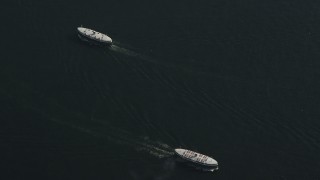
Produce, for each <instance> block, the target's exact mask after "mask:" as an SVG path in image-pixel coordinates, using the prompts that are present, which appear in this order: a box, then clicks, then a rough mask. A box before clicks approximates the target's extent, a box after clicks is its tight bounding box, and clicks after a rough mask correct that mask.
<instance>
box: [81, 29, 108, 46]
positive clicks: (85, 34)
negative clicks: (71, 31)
mask: <svg viewBox="0 0 320 180" xmlns="http://www.w3.org/2000/svg"><path fill="white" fill-rule="evenodd" d="M77 30H78V36H79V38H80V39H81V40H83V41H88V42H92V43H94V44H102V45H111V44H112V39H111V38H110V37H109V36H107V35H106V34H102V33H100V32H97V31H94V30H92V29H88V28H84V27H78V28H77Z"/></svg>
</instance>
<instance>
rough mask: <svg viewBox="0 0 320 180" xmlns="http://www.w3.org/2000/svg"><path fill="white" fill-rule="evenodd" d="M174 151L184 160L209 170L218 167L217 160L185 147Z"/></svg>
mask: <svg viewBox="0 0 320 180" xmlns="http://www.w3.org/2000/svg"><path fill="white" fill-rule="evenodd" d="M174 151H175V153H176V154H177V155H178V156H179V157H180V158H181V159H183V160H184V161H186V162H189V163H191V165H197V167H199V168H205V169H208V170H210V171H214V170H217V169H218V162H217V161H216V160H214V159H213V158H211V157H209V156H206V155H203V154H200V153H197V152H194V151H191V150H187V149H175V150H174Z"/></svg>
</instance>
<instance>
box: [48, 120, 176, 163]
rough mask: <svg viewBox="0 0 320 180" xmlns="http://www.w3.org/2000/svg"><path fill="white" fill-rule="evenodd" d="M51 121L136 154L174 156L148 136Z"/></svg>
mask: <svg viewBox="0 0 320 180" xmlns="http://www.w3.org/2000/svg"><path fill="white" fill-rule="evenodd" d="M51 120H52V121H54V122H56V123H59V124H63V125H66V126H68V127H70V128H73V129H76V130H78V131H81V132H83V133H87V134H89V135H91V136H95V137H97V138H104V139H107V140H109V141H111V142H114V143H117V144H119V145H126V146H130V147H132V148H134V149H135V150H136V151H138V152H146V153H148V154H150V155H152V156H154V157H157V158H160V159H161V158H168V157H170V156H172V155H174V150H173V148H171V147H170V146H169V145H168V144H166V143H163V142H160V141H153V140H150V139H149V137H148V136H135V135H133V134H132V133H130V132H128V131H125V130H123V129H120V128H117V127H112V126H105V125H102V126H101V127H100V128H97V127H93V128H90V127H87V126H86V127H84V126H80V125H76V124H75V123H66V122H62V121H60V120H58V119H55V118H51ZM95 122H97V121H95Z"/></svg>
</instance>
